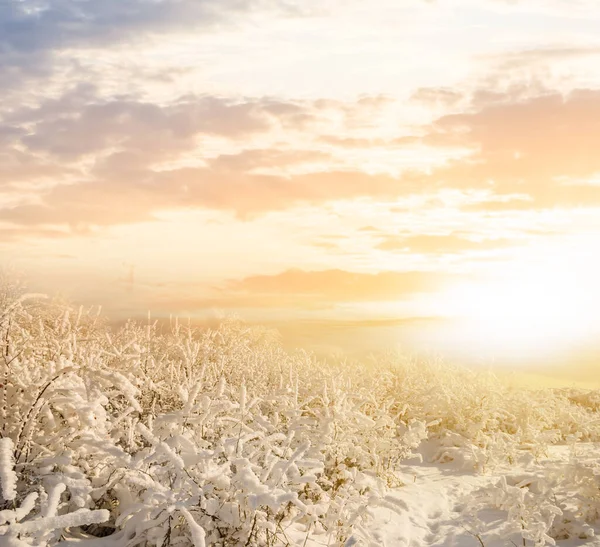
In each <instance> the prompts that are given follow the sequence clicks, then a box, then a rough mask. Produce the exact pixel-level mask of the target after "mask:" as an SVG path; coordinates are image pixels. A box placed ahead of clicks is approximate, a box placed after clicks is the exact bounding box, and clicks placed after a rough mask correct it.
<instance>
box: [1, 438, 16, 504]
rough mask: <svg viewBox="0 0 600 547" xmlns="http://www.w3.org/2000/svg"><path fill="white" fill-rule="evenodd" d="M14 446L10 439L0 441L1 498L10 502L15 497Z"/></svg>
mask: <svg viewBox="0 0 600 547" xmlns="http://www.w3.org/2000/svg"><path fill="white" fill-rule="evenodd" d="M13 451H14V444H13V442H12V439H10V438H9V437H5V438H4V439H0V486H1V487H2V497H3V498H4V499H5V500H6V501H12V500H14V499H15V497H16V495H17V475H16V473H15V471H14V456H13Z"/></svg>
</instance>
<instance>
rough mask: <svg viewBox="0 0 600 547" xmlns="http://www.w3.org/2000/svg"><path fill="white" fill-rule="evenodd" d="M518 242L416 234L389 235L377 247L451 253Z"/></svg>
mask: <svg viewBox="0 0 600 547" xmlns="http://www.w3.org/2000/svg"><path fill="white" fill-rule="evenodd" d="M516 243H517V242H514V241H511V240H507V239H485V240H481V241H474V240H472V239H467V238H465V237H462V236H459V235H456V234H448V235H428V234H422V235H415V236H409V237H403V236H388V237H386V238H385V239H384V240H383V241H382V242H381V243H379V244H378V245H377V247H376V248H377V249H381V250H384V251H404V250H406V251H409V252H412V253H423V254H450V253H460V252H464V251H481V250H488V249H500V248H503V247H508V246H511V245H515V244H516Z"/></svg>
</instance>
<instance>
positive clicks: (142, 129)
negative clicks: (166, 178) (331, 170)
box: [0, 87, 310, 161]
mask: <svg viewBox="0 0 600 547" xmlns="http://www.w3.org/2000/svg"><path fill="white" fill-rule="evenodd" d="M299 116H303V120H306V118H308V117H309V116H310V114H309V109H308V107H303V106H300V105H296V104H292V103H287V104H286V103H283V102H281V101H276V100H273V99H269V98H263V99H253V100H251V99H248V100H238V101H236V100H233V99H227V98H221V97H214V96H199V97H194V96H187V97H182V98H180V99H179V100H176V101H174V102H173V103H171V104H167V105H159V104H153V103H150V102H144V101H141V100H136V99H133V98H122V99H112V100H110V99H109V100H102V99H100V98H98V97H96V96H95V95H90V90H89V88H87V87H83V88H77V89H75V90H73V91H72V92H70V93H67V94H66V95H65V96H64V97H62V98H61V99H60V100H53V99H51V100H48V101H44V102H43V103H42V104H40V105H39V106H37V107H35V108H23V109H21V110H18V111H16V112H14V113H11V114H9V115H7V116H5V119H4V125H2V126H0V135H1V134H2V131H3V130H4V131H9V130H11V131H13V132H17V131H18V132H19V133H20V139H19V140H20V143H21V144H22V145H23V146H25V147H27V149H29V150H30V151H32V152H34V153H46V154H50V155H53V156H56V157H59V158H61V159H64V160H68V161H69V160H70V161H73V160H76V159H77V158H78V157H80V156H82V155H85V154H94V153H98V152H102V151H104V150H105V149H108V148H111V149H114V148H115V147H119V148H121V149H125V150H129V151H132V150H137V151H144V152H145V153H146V154H147V155H148V156H151V155H152V156H154V157H156V154H160V155H162V156H168V155H169V154H170V153H180V152H182V151H185V150H188V149H190V148H193V147H194V146H195V140H194V139H195V137H196V136H197V135H199V134H204V135H216V136H220V137H225V138H231V139H239V138H243V137H248V136H249V135H252V134H256V133H264V132H267V131H269V129H271V128H272V127H273V125H274V124H275V123H279V124H281V125H282V126H289V125H290V124H293V123H295V120H296V119H297V118H298V117H299ZM20 127H27V128H28V131H27V133H26V134H23V133H25V130H24V129H22V128H20Z"/></svg>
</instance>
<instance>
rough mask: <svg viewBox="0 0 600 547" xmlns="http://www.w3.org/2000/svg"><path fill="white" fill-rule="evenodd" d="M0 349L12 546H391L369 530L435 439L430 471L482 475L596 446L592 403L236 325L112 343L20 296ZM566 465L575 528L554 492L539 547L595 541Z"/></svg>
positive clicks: (60, 311) (123, 337) (586, 494)
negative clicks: (320, 349) (356, 358)
mask: <svg viewBox="0 0 600 547" xmlns="http://www.w3.org/2000/svg"><path fill="white" fill-rule="evenodd" d="M0 351H1V356H0V413H1V414H0V546H2V547H8V546H11V547H12V546H15V547H16V546H31V545H36V546H37V545H39V546H43V545H55V544H57V543H60V544H61V545H76V544H77V545H79V544H81V545H84V546H90V547H93V546H106V547H108V546H135V545H140V546H146V545H147V546H167V545H173V546H176V545H179V546H183V547H185V546H191V545H194V546H196V547H202V546H205V545H217V546H234V545H306V544H307V540H310V541H313V540H315V538H317V539H318V541H319V542H320V544H322V545H354V544H362V545H378V544H380V543H379V540H378V538H377V535H376V532H374V531H373V530H372V529H371V528H369V526H368V523H369V519H370V517H371V515H372V514H373V512H374V511H377V510H378V508H382V507H383V508H388V509H393V510H394V511H405V510H406V508H403V507H400V506H397V505H395V504H394V501H393V497H391V496H389V495H388V491H389V489H390V488H397V487H401V484H400V482H399V481H398V479H397V476H396V475H395V473H394V471H395V469H396V468H397V466H398V465H399V464H400V463H401V462H402V461H405V460H406V459H407V458H409V457H415V453H416V452H418V451H419V447H420V445H421V443H422V441H424V440H425V439H429V441H428V442H429V443H434V446H435V447H436V450H435V451H434V453H433V454H432V459H433V461H435V462H438V463H439V464H443V463H444V462H450V461H452V462H455V463H456V462H461V465H464V466H467V467H472V469H473V470H476V471H478V472H481V473H485V472H487V471H489V470H490V469H492V468H493V467H494V466H496V465H501V464H506V463H507V462H509V463H510V462H511V461H516V460H517V459H519V458H522V457H524V456H523V455H526V456H527V457H529V458H531V459H533V460H535V459H536V458H539V457H541V456H542V455H543V454H544V452H545V450H546V449H547V447H548V445H550V444H554V443H575V442H576V441H597V440H598V438H599V437H600V427H599V426H600V424H599V422H598V415H597V413H596V411H597V408H598V400H597V398H595V397H596V396H595V394H593V393H590V394H588V393H584V392H574V391H572V390H569V391H563V392H561V391H546V392H539V393H538V392H525V391H520V390H513V389H509V388H508V387H506V386H503V385H502V384H500V383H498V382H497V380H496V379H495V378H493V376H491V375H490V374H487V373H480V374H475V373H473V372H472V371H468V370H463V369H460V368H450V367H448V366H447V365H444V364H442V363H439V362H433V361H432V362H422V361H420V362H416V361H414V360H411V359H409V358H406V357H405V358H403V357H401V356H398V355H387V356H379V357H378V358H377V359H373V360H371V361H368V362H363V363H349V362H340V363H323V362H320V361H318V360H317V359H315V358H314V357H312V356H311V355H309V354H306V353H304V352H297V353H294V354H290V353H287V352H285V351H284V350H283V349H282V348H281V346H280V345H279V344H278V342H277V338H276V335H275V334H274V333H273V332H271V331H268V330H264V329H259V328H250V327H247V326H245V325H243V324H241V323H238V322H224V323H223V324H222V325H221V326H220V327H219V328H218V329H216V330H194V329H192V328H189V327H186V326H184V325H181V324H178V323H177V321H173V323H172V325H171V327H170V328H162V327H160V326H159V325H158V324H156V323H150V322H149V323H148V324H139V323H135V322H129V323H127V324H126V325H125V326H124V327H123V328H121V329H119V330H116V331H115V330H111V329H110V328H108V327H107V326H106V324H105V323H104V322H103V319H102V318H101V317H99V316H98V314H97V313H93V312H91V311H86V310H83V309H79V310H76V309H72V308H70V307H68V306H66V305H62V304H58V303H54V302H51V301H48V300H46V299H41V298H39V297H36V296H32V295H29V296H28V295H22V294H20V293H19V291H17V290H14V289H13V290H11V289H10V287H9V288H5V289H4V290H3V292H2V294H1V295H0ZM570 469H571V471H568V470H565V474H563V475H561V476H560V477H559V478H556V477H555V478H551V477H550V478H548V479H547V482H546V483H545V484H550V485H552V484H555V485H556V488H559V487H562V486H561V485H564V484H565V480H567V479H565V477H567V475H568V473H571V475H568V481H569V482H568V484H569V488H571V489H573V488H574V489H575V490H576V492H577V493H578V495H579V497H580V498H581V501H580V502H576V503H575V502H573V500H571V502H570V503H571V506H570V507H569V508H568V511H570V513H568V516H569V519H570V520H569V522H571V523H574V524H573V525H572V526H570V527H569V526H568V525H567V523H565V522H563V521H564V520H565V519H562V516H561V515H562V514H563V513H565V510H566V508H565V507H563V508H562V509H561V508H560V507H559V504H560V496H559V497H558V498H557V496H556V488H555V490H552V495H553V496H554V498H553V499H554V500H555V501H552V496H550V494H548V496H546V497H545V498H544V499H546V498H547V499H548V500H549V501H548V504H550V505H552V507H555V508H554V509H552V508H551V509H547V511H546V512H545V513H544V514H543V515H540V516H539V518H538V517H537V516H535V515H534V516H531V517H529V516H528V517H527V518H529V519H530V520H531V523H529V521H527V523H528V524H527V526H528V527H532V528H531V529H532V530H534V529H535V530H537V529H538V528H539V529H540V530H541V531H540V532H539V533H538V535H537V536H535V537H533V535H531V534H534V532H531V534H530V536H531V537H532V538H533V539H532V541H538V540H539V541H542V540H541V539H539V538H543V541H546V539H545V538H546V537H550V535H552V534H554V535H555V536H557V535H560V534H562V535H563V536H564V535H565V534H566V535H569V534H570V533H571V532H572V533H582V532H581V530H584V531H585V530H587V533H589V529H588V528H585V523H587V522H590V521H592V520H593V519H595V518H596V516H597V515H596V514H594V510H596V511H597V510H600V503H597V501H596V499H597V498H598V497H599V496H598V485H597V483H596V482H595V481H596V478H595V477H596V475H595V474H594V469H592V468H591V467H590V466H589V465H584V464H583V463H577V462H575V461H573V462H572V464H571V468H570ZM552 480H554V482H551V481H552ZM561 481H562V482H561ZM509 486H510V485H506V484H504V485H500V486H498V488H497V489H494V493H493V495H492V494H490V493H489V492H482V493H480V494H479V495H478V496H476V498H475V499H476V503H477V504H479V505H473V504H472V505H471V513H472V514H474V515H475V516H476V515H477V512H478V511H479V510H480V509H481V508H484V507H488V506H490V507H496V508H498V507H500V508H502V507H503V505H502V504H503V503H504V504H505V505H506V496H505V497H502V496H503V494H501V493H498V492H501V491H506V489H507V488H509ZM549 488H551V486H549ZM502 489H504V490H502ZM563 490H564V488H563ZM540 492H541V493H539V494H538V493H536V494H535V495H540V496H542V495H545V494H544V491H543V488H542V489H541V490H540ZM525 494H527V495H529V494H531V495H533V494H532V493H531V492H530V491H529V490H527V492H526V493H525ZM594 496H595V497H594ZM557 499H558V500H559V501H556V500H557ZM538 501H539V500H537V498H536V502H535V503H538ZM474 503H475V502H474ZM532 503H533V502H532ZM486 504H487V505H486ZM507 518H508V519H509V520H510V519H511V518H513V517H512V516H511V515H508V510H507ZM523 518H524V517H523V516H522V515H520V514H519V515H516V516H514V519H517V522H518V523H522V522H525V521H524V520H523ZM519 519H520V520H519ZM561 519H562V520H561ZM539 522H542V524H539ZM575 523H579V524H577V526H576V525H575ZM536 527H537V528H536ZM522 529H523V527H522ZM574 530H576V532H574ZM527 533H529V531H528V532H527ZM536 533H537V532H536ZM534 535H535V534H534ZM530 536H527V537H528V538H529V537H530ZM523 537H525V536H523Z"/></svg>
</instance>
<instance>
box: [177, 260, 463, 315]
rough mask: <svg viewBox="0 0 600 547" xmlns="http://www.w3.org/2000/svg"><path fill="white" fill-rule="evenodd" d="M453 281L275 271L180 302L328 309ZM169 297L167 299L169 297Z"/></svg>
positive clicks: (438, 276)
mask: <svg viewBox="0 0 600 547" xmlns="http://www.w3.org/2000/svg"><path fill="white" fill-rule="evenodd" d="M452 279H453V276H451V275H449V274H442V273H435V272H421V271H410V272H392V271H384V272H379V273H374V274H369V273H356V272H349V271H345V270H321V271H305V270H300V269H292V270H287V271H284V272H282V273H279V274H276V275H256V276H251V277H247V278H245V279H242V280H239V281H231V282H229V283H228V284H227V285H225V286H224V287H222V288H221V289H220V293H221V294H220V296H216V297H209V298H206V299H200V300H198V301H197V302H193V301H187V303H186V302H181V306H182V307H184V308H186V309H197V308H210V307H212V308H224V309H227V308H291V309H326V308H331V307H333V306H334V305H336V304H338V303H344V302H373V301H382V302H384V301H389V300H398V299H404V298H408V297H410V296H413V295H415V294H418V293H427V292H435V291H437V290H439V289H440V288H441V287H442V286H443V285H444V283H448V282H450V281H451V280H452ZM167 300H168V301H171V300H172V299H171V296H168V297H167Z"/></svg>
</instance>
